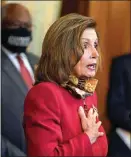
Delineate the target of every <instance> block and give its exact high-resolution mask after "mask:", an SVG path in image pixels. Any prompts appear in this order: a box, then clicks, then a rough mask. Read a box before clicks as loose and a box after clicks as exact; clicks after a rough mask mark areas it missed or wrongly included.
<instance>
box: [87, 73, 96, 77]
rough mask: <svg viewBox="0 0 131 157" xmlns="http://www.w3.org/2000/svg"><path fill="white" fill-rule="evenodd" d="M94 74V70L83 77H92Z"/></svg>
mask: <svg viewBox="0 0 131 157" xmlns="http://www.w3.org/2000/svg"><path fill="white" fill-rule="evenodd" d="M95 75H96V73H95V72H94V73H90V74H87V75H86V76H85V77H87V78H90V77H91V78H92V77H95Z"/></svg>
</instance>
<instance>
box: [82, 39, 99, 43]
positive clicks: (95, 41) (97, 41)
mask: <svg viewBox="0 0 131 157" xmlns="http://www.w3.org/2000/svg"><path fill="white" fill-rule="evenodd" d="M82 39H84V40H87V41H88V42H90V39H88V38H82ZM95 42H98V38H97V39H96V40H95Z"/></svg>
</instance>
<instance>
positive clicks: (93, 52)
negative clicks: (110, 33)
mask: <svg viewBox="0 0 131 157" xmlns="http://www.w3.org/2000/svg"><path fill="white" fill-rule="evenodd" d="M98 57H99V53H98V51H97V49H96V48H94V47H93V48H92V54H91V58H98Z"/></svg>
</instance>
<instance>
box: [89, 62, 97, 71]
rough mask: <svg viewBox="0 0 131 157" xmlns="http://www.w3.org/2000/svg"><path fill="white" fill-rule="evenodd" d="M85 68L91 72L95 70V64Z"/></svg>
mask: <svg viewBox="0 0 131 157" xmlns="http://www.w3.org/2000/svg"><path fill="white" fill-rule="evenodd" d="M87 68H88V69H89V70H91V71H94V70H96V63H93V64H88V65H87Z"/></svg>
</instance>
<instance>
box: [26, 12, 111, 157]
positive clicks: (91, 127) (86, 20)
mask: <svg viewBox="0 0 131 157" xmlns="http://www.w3.org/2000/svg"><path fill="white" fill-rule="evenodd" d="M95 27H96V22H95V21H94V20H93V19H92V18H90V17H86V16H82V15H79V14H73V13H72V14H68V15H66V16H63V17H61V18H60V19H58V20H57V21H56V22H54V24H53V25H52V26H51V27H50V28H49V30H48V32H47V34H46V36H45V39H44V42H43V47H42V55H41V58H40V61H39V63H38V67H37V70H36V75H35V85H34V87H33V88H32V89H31V90H30V91H29V93H28V94H27V97H26V99H25V106H24V122H23V126H24V130H25V137H26V141H27V152H28V156H106V154H107V147H108V146H107V139H106V134H105V132H104V129H103V127H102V125H101V121H99V118H98V112H97V96H96V92H95V88H96V85H97V81H98V80H96V79H95V78H94V76H95V74H96V71H97V67H98V64H99V60H100V53H99V52H98V36H97V33H96V30H95Z"/></svg>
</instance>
